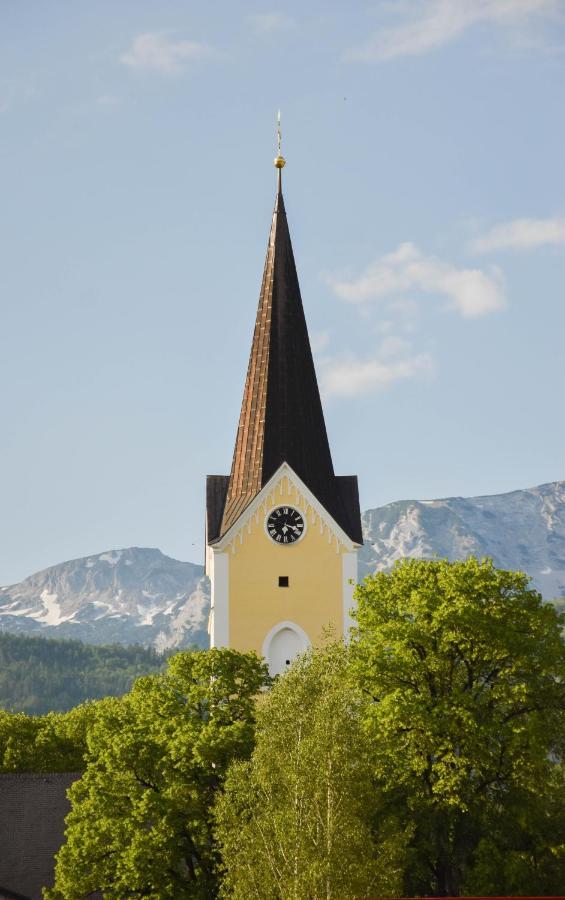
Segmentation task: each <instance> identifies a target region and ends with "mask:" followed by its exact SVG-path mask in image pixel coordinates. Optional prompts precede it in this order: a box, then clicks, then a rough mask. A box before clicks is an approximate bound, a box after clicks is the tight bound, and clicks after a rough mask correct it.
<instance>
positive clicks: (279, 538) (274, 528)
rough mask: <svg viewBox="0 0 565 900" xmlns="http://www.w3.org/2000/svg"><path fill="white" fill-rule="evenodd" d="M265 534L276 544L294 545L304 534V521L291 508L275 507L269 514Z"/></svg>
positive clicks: (295, 510)
mask: <svg viewBox="0 0 565 900" xmlns="http://www.w3.org/2000/svg"><path fill="white" fill-rule="evenodd" d="M267 532H268V535H269V537H270V538H272V539H273V541H275V542H276V543H277V544H294V543H295V541H298V540H300V538H301V537H302V535H303V533H304V519H303V518H302V516H301V515H300V513H299V512H298V510H297V509H294V507H292V506H277V508H276V509H274V510H273V511H272V512H271V513H269V517H268V519H267Z"/></svg>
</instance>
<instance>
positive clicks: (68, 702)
mask: <svg viewBox="0 0 565 900" xmlns="http://www.w3.org/2000/svg"><path fill="white" fill-rule="evenodd" d="M164 664H165V660H164V659H163V657H162V656H159V654H157V653H156V652H155V651H154V650H150V649H147V648H145V647H141V646H134V647H123V646H121V645H119V644H113V645H110V646H92V645H89V644H83V643H82V642H81V641H67V640H58V639H54V638H42V637H24V636H21V635H14V634H6V633H2V632H0V709H2V708H3V709H9V710H11V711H13V712H26V713H29V714H30V715H43V714H44V713H48V712H51V711H54V712H57V711H58V712H65V711H67V710H69V709H72V707H74V706H77V705H78V704H80V703H84V701H85V700H96V699H99V698H101V697H108V696H120V695H121V694H125V693H127V691H129V689H130V687H131V685H132V683H133V680H134V679H135V678H137V677H139V676H140V675H150V674H151V673H153V672H159V671H160V670H161V669H162V668H163V666H164Z"/></svg>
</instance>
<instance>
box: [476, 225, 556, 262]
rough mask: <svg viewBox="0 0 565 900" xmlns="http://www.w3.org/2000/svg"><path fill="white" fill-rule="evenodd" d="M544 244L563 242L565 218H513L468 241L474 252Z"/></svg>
mask: <svg viewBox="0 0 565 900" xmlns="http://www.w3.org/2000/svg"><path fill="white" fill-rule="evenodd" d="M544 244H565V219H563V218H553V219H514V220H513V221H511V222H502V223H500V224H499V225H495V226H494V228H491V229H490V231H487V233H486V234H483V235H482V236H481V237H478V238H475V239H474V240H473V241H471V242H470V243H469V249H470V250H472V251H473V252H474V253H491V252H492V251H493V250H529V249H531V248H533V247H542V246H543V245H544Z"/></svg>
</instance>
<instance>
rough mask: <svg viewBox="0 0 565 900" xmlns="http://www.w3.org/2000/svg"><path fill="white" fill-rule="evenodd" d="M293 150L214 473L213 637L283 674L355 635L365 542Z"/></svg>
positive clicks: (210, 533) (210, 532)
mask: <svg viewBox="0 0 565 900" xmlns="http://www.w3.org/2000/svg"><path fill="white" fill-rule="evenodd" d="M284 165H285V160H284V157H283V156H282V154H281V147H280V126H279V147H278V154H277V156H276V158H275V167H276V169H277V192H276V199H275V208H274V211H273V219H272V223H271V230H270V233H269V244H268V247H267V257H266V260H265V269H264V272H263V281H262V283H261V292H260V295H259V306H258V309H257V317H256V321H255V329H254V332H253V341H252V344H251V354H250V356H249V366H248V369H247V377H246V380H245V389H244V392H243V402H242V404H241V413H240V417H239V426H238V429H237V435H236V439H235V449H234V454H233V461H232V466H231V472H230V474H229V475H209V476H208V478H207V479H206V574H207V575H208V576H209V577H210V583H211V597H210V600H211V605H210V619H209V633H210V644H211V646H212V647H235V648H237V649H238V650H253V651H254V652H256V653H259V654H261V655H262V656H264V657H265V658H266V659H267V662H268V665H269V671H270V673H271V674H272V675H279V674H281V673H282V672H284V671H285V670H286V668H287V667H288V666H289V665H290V663H291V661H292V660H293V659H294V658H295V657H296V656H297V654H299V653H302V652H303V651H304V650H305V649H306V648H307V647H308V646H312V645H314V646H316V645H317V644H318V643H319V642H320V641H321V640H322V639H323V633H324V629H326V628H328V627H329V628H331V629H332V631H333V633H335V635H336V637H339V636H342V635H343V636H344V637H345V636H347V634H348V632H349V629H350V626H351V617H350V611H351V608H352V605H353V585H354V583H355V581H356V579H357V551H358V548H359V547H360V546H361V545H362V543H363V535H362V528H361V514H360V511H359V492H358V488H357V478H356V477H355V476H354V475H348V476H337V475H335V474H334V470H333V464H332V457H331V453H330V447H329V443H328V436H327V433H326V425H325V422H324V414H323V411H322V403H321V400H320V392H319V390H318V383H317V381H316V372H315V370H314V361H313V359H312V351H311V348H310V341H309V339H308V329H307V327H306V320H305V317H304V309H303V307H302V299H301V296H300V287H299V284H298V276H297V274H296V266H295V263H294V255H293V252H292V244H291V240H290V234H289V230H288V222H287V218H286V211H285V206H284V200H283V194H282V169H283V167H284Z"/></svg>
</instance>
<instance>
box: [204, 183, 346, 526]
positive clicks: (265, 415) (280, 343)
mask: <svg viewBox="0 0 565 900" xmlns="http://www.w3.org/2000/svg"><path fill="white" fill-rule="evenodd" d="M283 462H287V463H288V464H289V465H290V466H291V468H292V469H294V471H295V472H296V474H297V475H298V476H299V477H300V478H301V479H302V481H304V483H305V484H306V485H307V487H308V488H309V489H310V490H311V491H312V493H313V494H314V495H315V496H316V497H317V499H318V500H319V501H320V503H321V504H322V506H324V508H325V509H326V510H327V511H328V512H329V513H330V515H332V516H333V518H334V519H335V520H336V521H337V523H338V524H339V525H341V527H342V528H343V529H344V531H345V532H346V533H347V534H348V535H349V537H350V538H351V539H352V540H354V541H356V542H357V543H362V537H361V524H360V515H359V500H358V495H357V479H353V480H352V479H350V478H347V479H344V478H336V476H335V475H334V470H333V464H332V458H331V453H330V447H329V443H328V436H327V433H326V425H325V422H324V414H323V411H322V404H321V401H320V392H319V390H318V383H317V381H316V372H315V370H314V361H313V359H312V351H311V349H310V341H309V338H308V329H307V327H306V319H305V317H304V309H303V306H302V299H301V296H300V286H299V284H298V276H297V274H296V266H295V263H294V255H293V252H292V244H291V241H290V233H289V230H288V222H287V218H286V212H285V207H284V200H283V195H282V190H281V179H280V170H279V183H278V191H277V197H276V201H275V209H274V212H273V221H272V225H271V232H270V235H269V245H268V248H267V258H266V260H265V269H264V272H263V282H262V285H261V293H260V296H259V306H258V309H257V319H256V322H255V330H254V333H253V342H252V346H251V355H250V358H249V366H248V370H247V378H246V382H245V390H244V394H243V403H242V406H241V414H240V417H239V427H238V431H237V437H236V442H235V450H234V455H233V462H232V468H231V474H230V476H229V480H228V479H226V478H224V477H222V476H212V477H211V479H210V481H209V484H208V498H209V504H208V540H209V542H210V541H213V540H214V539H217V538H218V537H220V536H221V535H223V534H225V532H226V531H227V530H228V529H229V528H230V527H231V526H232V525H233V523H234V522H235V521H236V520H237V519H238V518H239V516H240V515H241V513H242V512H243V510H244V509H245V507H246V506H247V505H248V504H249V503H250V502H251V500H253V498H254V497H255V496H256V495H257V494H258V493H259V491H260V490H261V488H262V487H264V485H265V484H266V483H267V481H268V480H269V479H270V478H271V476H272V475H273V474H274V473H275V472H276V471H277V469H278V468H279V466H280V465H281V464H282V463H283ZM353 481H354V482H355V484H353ZM226 482H227V483H226ZM210 501H213V502H210ZM220 503H221V504H222V511H221V514H220V510H219V509H218V505H219V504H220Z"/></svg>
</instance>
